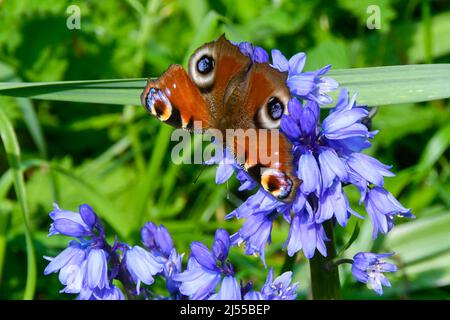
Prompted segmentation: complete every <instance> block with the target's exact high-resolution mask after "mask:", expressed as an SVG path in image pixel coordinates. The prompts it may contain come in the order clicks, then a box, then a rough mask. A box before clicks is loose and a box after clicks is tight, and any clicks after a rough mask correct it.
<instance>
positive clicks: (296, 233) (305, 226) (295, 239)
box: [283, 206, 329, 259]
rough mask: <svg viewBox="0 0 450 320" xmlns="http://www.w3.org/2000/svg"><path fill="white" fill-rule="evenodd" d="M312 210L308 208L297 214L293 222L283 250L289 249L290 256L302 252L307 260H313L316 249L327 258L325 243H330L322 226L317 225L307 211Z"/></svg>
mask: <svg viewBox="0 0 450 320" xmlns="http://www.w3.org/2000/svg"><path fill="white" fill-rule="evenodd" d="M311 210H312V209H311V208H310V207H309V206H307V208H305V209H303V211H301V212H299V213H295V214H294V217H293V218H292V221H291V227H290V229H289V235H288V238H287V241H286V243H285V244H284V246H283V248H287V251H288V255H289V256H291V257H292V256H293V255H294V254H295V253H297V252H298V251H300V250H303V254H304V255H305V257H306V258H308V259H311V258H312V257H313V256H314V254H315V251H316V249H317V250H318V251H319V252H320V253H321V254H322V255H323V256H324V257H326V256H327V248H326V245H325V241H329V239H328V237H327V235H326V233H325V230H324V229H323V226H322V224H320V223H317V222H316V221H315V220H314V217H313V216H311V214H309V213H307V212H306V211H311Z"/></svg>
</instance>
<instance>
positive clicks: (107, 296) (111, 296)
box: [91, 285, 125, 300]
mask: <svg viewBox="0 0 450 320" xmlns="http://www.w3.org/2000/svg"><path fill="white" fill-rule="evenodd" d="M91 300H125V296H124V294H123V292H122V290H120V289H119V288H118V287H116V286H115V285H111V286H110V287H109V288H104V289H102V290H98V289H97V290H95V291H94V292H93V293H92V296H91Z"/></svg>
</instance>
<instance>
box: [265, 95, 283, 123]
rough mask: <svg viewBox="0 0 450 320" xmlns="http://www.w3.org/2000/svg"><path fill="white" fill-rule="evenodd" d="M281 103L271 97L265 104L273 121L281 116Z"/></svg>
mask: <svg viewBox="0 0 450 320" xmlns="http://www.w3.org/2000/svg"><path fill="white" fill-rule="evenodd" d="M283 111H284V107H283V103H282V102H281V101H280V99H278V98H277V97H271V98H270V99H269V101H268V102H267V112H268V114H269V116H270V117H271V118H272V119H273V120H278V119H280V118H281V116H282V115H283Z"/></svg>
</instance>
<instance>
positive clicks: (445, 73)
mask: <svg viewBox="0 0 450 320" xmlns="http://www.w3.org/2000/svg"><path fill="white" fill-rule="evenodd" d="M329 75H330V76H331V77H333V78H335V79H336V80H337V81H338V82H339V83H340V85H341V86H342V87H346V88H348V89H349V91H350V92H351V93H355V92H358V94H359V99H358V102H359V103H360V104H367V105H371V106H379V105H388V104H400V103H413V102H422V101H430V100H436V99H445V98H449V97H450V89H449V88H450V64H428V65H427V64H424V65H403V66H389V67H374V68H355V69H341V70H332V71H330V73H329ZM144 86H145V79H111V80H89V81H62V82H38V83H21V82H3V83H0V95H6V96H14V97H27V98H32V99H45V100H59V101H72V102H86V103H103V104H117V105H127V104H130V105H140V101H139V97H140V94H141V92H142V90H143V88H144ZM337 94H338V92H335V93H334V94H332V96H334V97H336V96H337Z"/></svg>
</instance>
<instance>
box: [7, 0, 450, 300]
mask: <svg viewBox="0 0 450 320" xmlns="http://www.w3.org/2000/svg"><path fill="white" fill-rule="evenodd" d="M71 4H76V5H78V6H79V7H80V9H81V30H69V29H67V27H66V19H67V14H66V9H67V7H68V6H69V5H71ZM370 4H377V5H379V6H380V9H381V18H382V19H381V20H382V25H381V29H380V30H368V29H367V28H366V19H367V17H368V15H367V13H366V8H367V6H368V5H370ZM223 32H225V33H226V35H227V37H228V38H229V39H231V40H234V41H244V40H246V41H251V42H253V43H255V44H257V45H260V46H263V47H265V48H266V49H271V48H278V49H280V50H281V51H282V52H284V53H285V54H286V55H287V56H291V55H293V54H295V53H296V52H299V51H304V52H306V53H307V55H308V59H307V65H306V67H307V69H315V68H319V67H322V66H324V65H325V64H328V63H331V64H332V65H333V68H336V69H339V68H353V67H372V66H384V65H397V64H415V63H444V62H446V63H448V62H450V37H449V34H450V6H449V4H448V2H446V1H426V0H423V1H420V0H412V1H402V0H391V1H389V0H379V1H375V0H367V1H366V0H363V1H350V0H338V1H325V0H310V1H306V0H305V1H283V0H273V1H269V0H257V1H237V0H221V1H207V0H193V1H179V0H171V1H169V0H168V1H157V0H148V1H147V0H126V1H94V0H85V1H61V0H46V1H34V0H22V1H14V0H3V1H2V0H0V82H6V81H62V80H90V79H109V78H139V77H155V76H158V75H159V74H161V73H162V72H163V71H164V70H165V69H166V68H167V67H168V65H169V64H171V63H186V60H187V58H188V57H189V55H190V53H192V51H193V50H194V49H195V48H196V47H198V46H199V45H201V44H202V43H204V42H206V41H210V40H212V39H214V38H215V37H217V36H219V35H220V34H222V33H223ZM386 81H387V82H389V79H386ZM395 85H396V84H395V82H393V83H392V86H395ZM449 90H450V89H449ZM0 107H1V109H2V111H4V112H5V113H6V115H7V117H8V119H9V120H10V121H12V123H13V127H14V131H15V134H16V135H17V139H18V143H19V145H20V148H21V153H22V154H21V157H22V162H21V163H20V169H23V170H24V172H25V190H26V196H27V201H28V211H29V225H30V229H31V230H32V233H33V245H34V248H35V254H36V264H37V289H36V294H35V298H37V299H71V298H72V296H69V295H62V294H59V293H58V290H60V289H61V285H60V284H59V282H58V279H57V276H49V277H44V276H43V270H44V268H45V265H46V262H45V261H44V260H43V259H42V256H44V255H49V256H53V255H55V254H57V253H58V252H59V251H60V250H61V249H62V248H64V247H65V246H66V245H67V242H68V239H66V238H64V237H58V236H57V237H52V238H48V237H47V231H48V227H49V224H50V220H49V218H48V213H49V212H50V211H51V204H52V202H53V201H57V202H58V203H59V205H60V206H61V207H62V208H66V209H71V210H76V209H77V206H78V205H79V204H82V203H89V204H91V205H92V206H93V207H94V208H95V210H96V211H97V213H98V214H99V216H100V217H101V218H102V219H103V221H104V222H105V223H106V225H107V228H108V234H109V235H110V236H112V235H114V234H118V235H119V237H120V239H121V240H123V241H126V242H129V243H132V244H138V243H139V242H140V240H139V229H140V227H141V226H142V225H143V223H144V222H146V221H148V220H152V221H154V222H155V223H163V224H164V225H165V226H166V227H167V228H168V229H169V231H170V232H171V234H172V236H173V237H174V239H175V243H176V246H177V248H178V250H179V251H181V252H183V251H184V252H188V246H189V243H190V242H191V241H193V240H200V241H204V242H205V243H207V244H210V243H211V241H212V237H213V233H214V230H215V229H216V228H218V227H223V228H225V229H227V230H228V231H229V232H230V233H232V232H235V231H237V230H238V229H239V227H240V225H241V222H237V221H234V220H233V221H226V222H225V221H224V220H223V218H224V216H225V215H226V214H227V213H229V212H230V211H231V210H233V208H235V207H236V206H237V205H239V203H240V202H241V201H242V199H245V197H246V196H248V194H242V193H239V192H237V188H236V184H235V183H234V182H233V183H230V184H228V185H221V186H217V185H215V184H214V175H215V168H209V167H206V168H204V167H203V166H200V165H175V164H173V163H172V161H171V160H170V150H171V147H172V146H173V145H174V142H171V141H170V134H171V132H172V129H171V128H170V127H168V126H166V125H164V124H160V123H159V122H158V121H155V120H154V119H151V118H150V117H148V116H147V114H146V113H145V112H144V110H143V108H141V107H138V106H130V105H128V106H116V105H101V104H83V103H74V102H56V101H39V100H29V99H25V98H13V97H4V96H0ZM324 112H326V110H325V111H324ZM449 120H450V112H449V101H448V100H436V101H431V102H427V103H419V104H403V105H390V106H383V107H381V108H380V109H379V112H378V114H377V115H376V117H375V119H374V120H373V128H374V129H379V130H380V133H379V134H378V135H377V136H376V138H375V141H374V145H373V148H371V149H370V151H369V152H370V153H371V154H374V155H375V156H376V157H377V158H379V159H380V160H382V161H383V162H384V163H387V164H393V166H394V167H393V170H394V172H396V173H397V176H396V177H395V178H389V179H387V181H386V184H387V188H388V189H389V190H390V191H391V192H392V193H394V195H396V196H398V198H399V200H400V201H401V202H402V203H403V204H404V205H405V206H406V207H410V208H412V209H413V213H414V214H415V215H416V216H417V219H416V220H413V221H405V220H404V219H398V220H397V226H396V227H395V228H394V229H393V231H392V232H391V233H390V234H389V235H387V236H382V237H379V238H378V239H377V240H376V241H375V242H372V241H371V223H370V221H368V219H366V220H365V221H357V220H356V219H355V218H352V219H351V222H350V224H349V226H348V227H347V228H345V229H343V228H338V229H337V241H338V242H337V244H338V249H339V247H342V246H343V245H344V244H345V243H346V242H347V241H348V239H349V238H350V236H351V234H352V231H353V230H354V226H355V224H356V223H359V225H360V228H361V231H360V235H359V238H358V240H357V241H355V242H354V243H353V245H352V246H351V247H350V248H349V249H348V250H346V251H345V252H344V253H343V255H344V256H345V257H351V256H352V255H353V254H354V253H356V252H358V251H370V250H375V251H380V252H385V251H395V252H397V253H398V254H397V256H396V262H397V264H398V265H399V266H400V267H401V269H400V271H399V272H397V273H396V274H395V275H392V277H391V278H390V279H391V280H392V281H391V282H392V284H393V287H392V288H390V289H387V290H386V292H385V295H384V296H383V297H384V298H388V299H433V298H440V299H448V298H449V297H450V179H449V176H450V162H449V159H448V156H449V150H448V149H449V144H450V121H449ZM197 144H198V142H197ZM201 172H202V173H201ZM200 173H201V174H200ZM199 174H200V177H199V178H198V179H197V177H198V176H199ZM13 176H14V170H13V168H10V167H9V165H8V161H7V153H6V152H4V150H3V149H2V150H1V151H0V298H2V299H20V298H22V296H23V293H24V289H25V282H26V275H27V268H26V266H27V264H26V261H27V250H26V246H25V227H24V218H23V215H22V213H21V207H20V203H19V201H18V200H17V199H18V197H17V195H16V193H15V192H14V188H13ZM347 191H348V194H349V197H350V200H351V202H352V204H353V206H354V207H355V208H357V210H358V211H360V212H363V210H362V208H360V207H358V205H357V200H358V194H357V192H356V190H353V189H350V190H347ZM287 234H288V225H287V224H286V223H285V222H283V221H281V220H279V221H277V222H276V223H275V225H274V228H273V232H272V239H273V244H272V245H271V246H269V247H268V248H267V254H266V255H267V257H268V259H267V262H268V265H269V266H274V268H275V271H276V273H280V272H281V271H282V270H283V267H286V263H285V255H284V252H283V251H281V246H282V244H283V242H284V240H285V239H286V237H287ZM111 240H112V238H111ZM231 260H232V261H233V262H234V264H235V265H236V267H237V270H238V277H240V278H242V279H246V280H253V281H254V282H255V283H257V284H258V283H259V284H262V282H263V279H264V278H265V275H266V274H267V270H265V269H264V267H263V265H262V263H261V262H260V260H259V259H258V258H256V257H252V256H244V255H243V249H242V248H233V249H232V250H231ZM293 269H294V270H293V271H294V272H295V280H296V281H299V282H300V288H301V289H300V292H299V298H300V299H306V298H308V296H309V280H308V278H309V272H308V263H307V260H306V259H305V258H304V257H303V256H301V255H298V256H297V259H296V261H295V263H294V265H293ZM341 279H342V285H343V293H344V298H347V299H375V298H378V297H377V296H376V295H375V294H374V293H373V292H371V291H369V290H367V289H366V288H365V287H364V286H363V285H361V284H357V283H355V282H354V280H353V279H352V278H351V276H350V274H349V269H348V268H347V267H344V268H342V269H341ZM158 285H162V284H157V286H158ZM161 288H162V286H161Z"/></svg>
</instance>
